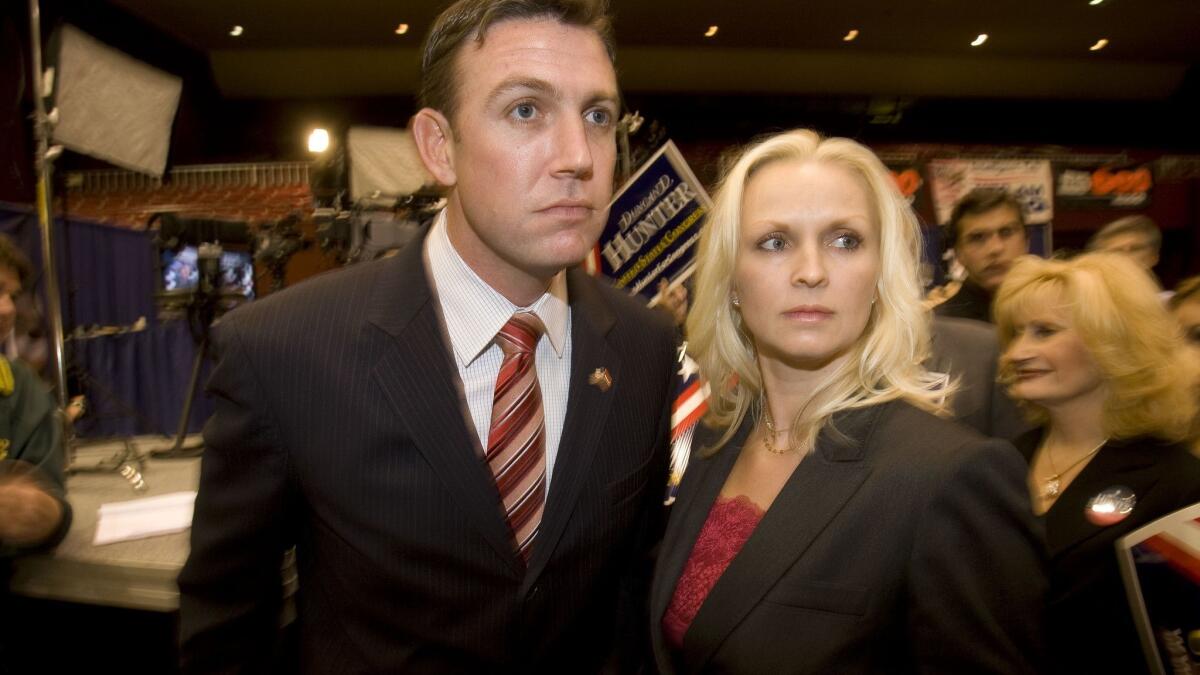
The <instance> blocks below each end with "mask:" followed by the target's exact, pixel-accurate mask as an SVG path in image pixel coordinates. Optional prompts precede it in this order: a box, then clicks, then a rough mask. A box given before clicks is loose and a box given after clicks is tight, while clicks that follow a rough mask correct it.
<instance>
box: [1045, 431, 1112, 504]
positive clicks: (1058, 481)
mask: <svg viewBox="0 0 1200 675" xmlns="http://www.w3.org/2000/svg"><path fill="white" fill-rule="evenodd" d="M1107 442H1108V439H1107V438H1105V439H1104V440H1102V441H1100V445H1097V446H1096V447H1094V448H1092V449H1091V450H1089V451H1088V452H1087V453H1086V454H1085V455H1083V456H1082V457H1080V458H1079V459H1077V460H1075V461H1074V462H1071V465H1070V466H1068V467H1067V468H1065V469H1063V470H1062V471H1059V470H1058V469H1057V468H1055V466H1054V448H1053V447H1052V446H1051V447H1047V448H1046V459H1048V460H1050V470H1051V471H1053V472H1054V473H1053V474H1052V475H1050V476H1048V477H1047V478H1046V479H1045V480H1044V481H1042V499H1054V498H1055V497H1057V496H1059V495H1060V494H1062V476H1063V474H1065V473H1068V472H1069V471H1070V470H1071V469H1074V468H1075V467H1077V466H1079V465H1080V464H1083V462H1084V461H1085V460H1087V459H1088V458H1089V457H1091V456H1092V455H1094V454H1096V453H1097V452H1100V448H1103V447H1104V444H1105V443H1107Z"/></svg>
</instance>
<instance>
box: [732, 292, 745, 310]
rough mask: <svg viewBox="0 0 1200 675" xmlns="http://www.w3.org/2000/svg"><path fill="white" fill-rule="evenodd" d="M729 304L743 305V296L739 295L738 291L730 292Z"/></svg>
mask: <svg viewBox="0 0 1200 675" xmlns="http://www.w3.org/2000/svg"><path fill="white" fill-rule="evenodd" d="M729 304H731V305H733V306H734V307H741V306H742V300H741V298H739V297H738V296H737V293H730V294H729Z"/></svg>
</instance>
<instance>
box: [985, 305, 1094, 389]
mask: <svg viewBox="0 0 1200 675" xmlns="http://www.w3.org/2000/svg"><path fill="white" fill-rule="evenodd" d="M1052 300H1054V301H1052V302H1048V303H1046V305H1045V306H1042V307H1039V308H1038V309H1036V310H1035V311H1033V312H1030V313H1029V314H1028V315H1027V316H1024V317H1018V321H1017V322H1015V323H1014V325H1013V331H1014V336H1013V340H1012V342H1011V343H1010V344H1009V345H1008V348H1007V349H1006V350H1004V354H1003V355H1002V356H1001V357H1000V358H1001V361H1002V365H1003V366H1004V368H1005V369H1006V370H1008V371H1009V372H1010V373H1011V374H1012V376H1013V383H1012V384H1011V385H1010V386H1009V389H1008V393H1009V395H1010V396H1012V397H1013V398H1015V399H1018V400H1023V401H1029V402H1031V403H1035V404H1037V405H1039V406H1042V407H1043V408H1053V407H1055V406H1060V405H1063V404H1066V403H1071V402H1075V401H1078V400H1080V399H1081V398H1082V397H1088V396H1091V397H1096V398H1098V399H1099V400H1102V397H1103V384H1104V378H1103V374H1102V373H1101V371H1100V368H1099V366H1098V365H1096V361H1095V360H1094V359H1093V358H1092V354H1091V352H1089V351H1088V348H1087V346H1086V345H1085V344H1084V343H1083V339H1082V338H1081V337H1080V335H1079V332H1078V331H1077V330H1076V329H1075V327H1074V326H1073V325H1072V322H1071V318H1070V312H1069V311H1068V308H1067V305H1066V304H1065V303H1062V302H1059V301H1057V299H1052Z"/></svg>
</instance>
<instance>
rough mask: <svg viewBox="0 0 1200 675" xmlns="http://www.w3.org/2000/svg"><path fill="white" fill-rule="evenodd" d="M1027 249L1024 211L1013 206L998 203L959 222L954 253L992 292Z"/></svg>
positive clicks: (968, 272)
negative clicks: (1019, 210) (998, 204)
mask: <svg viewBox="0 0 1200 675" xmlns="http://www.w3.org/2000/svg"><path fill="white" fill-rule="evenodd" d="M1027 248H1028V242H1027V241H1026V240H1025V227H1024V226H1023V225H1022V224H1021V214H1019V213H1017V210H1016V209H1014V208H1013V207H1011V206H1006V205H1002V206H998V207H996V208H994V209H992V210H991V211H984V212H983V213H980V214H976V215H968V216H963V217H962V219H960V220H959V221H958V241H957V242H956V243H955V245H954V255H955V257H956V258H958V261H959V262H960V263H962V266H963V267H964V268H966V270H967V277H968V278H969V279H971V280H972V281H974V282H975V283H976V284H979V286H981V287H982V288H983V289H984V290H985V291H987V292H989V293H994V292H995V291H996V289H997V288H998V287H999V286H1000V282H1001V281H1004V275H1006V274H1008V268H1009V267H1010V266H1012V263H1013V261H1014V260H1016V259H1017V258H1018V257H1019V256H1022V255H1024V254H1025V253H1026V252H1027Z"/></svg>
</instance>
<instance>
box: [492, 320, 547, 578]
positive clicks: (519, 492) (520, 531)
mask: <svg viewBox="0 0 1200 675" xmlns="http://www.w3.org/2000/svg"><path fill="white" fill-rule="evenodd" d="M544 331H545V328H544V327H543V325H542V321H541V320H540V319H538V317H537V315H535V314H530V313H527V312H521V313H518V314H514V315H513V318H511V319H509V321H508V323H506V324H504V327H503V328H501V329H500V332H499V333H497V334H496V344H498V345H499V346H500V349H501V350H503V351H504V362H503V363H502V364H501V365H500V374H499V375H497V376H496V391H495V394H494V395H493V397H492V424H491V428H490V430H489V431H488V447H487V455H486V459H487V463H488V467H490V468H491V470H492V475H493V476H495V478H496V487H497V489H498V490H499V491H500V499H501V501H502V502H503V503H504V510H505V512H506V513H507V515H508V524H509V527H510V528H511V529H512V532H513V539H514V541H515V542H516V547H517V551H518V552H520V554H521V557H522V559H524V560H525V561H526V562H528V561H529V554H530V552H531V551H532V550H533V540H534V539H535V538H536V537H537V532H538V525H540V524H541V522H542V509H543V507H544V506H545V504H546V425H545V422H544V417H543V413H542V391H541V389H540V388H539V387H538V380H537V368H536V367H535V364H534V360H535V351H536V350H537V343H538V339H539V338H540V337H541V336H542V333H543V332H544Z"/></svg>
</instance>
